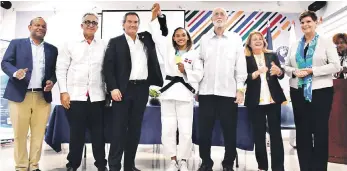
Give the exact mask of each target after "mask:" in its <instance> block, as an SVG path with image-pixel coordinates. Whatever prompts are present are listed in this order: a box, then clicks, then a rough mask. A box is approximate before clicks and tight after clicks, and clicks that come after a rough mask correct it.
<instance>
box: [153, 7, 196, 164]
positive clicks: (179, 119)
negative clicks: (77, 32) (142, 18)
mask: <svg viewBox="0 0 347 171" xmlns="http://www.w3.org/2000/svg"><path fill="white" fill-rule="evenodd" d="M161 16H162V14H161V11H160V6H159V4H155V5H154V6H153V9H152V22H151V23H150V25H149V30H150V32H151V34H152V37H153V40H154V42H155V44H156V46H159V47H158V48H157V49H159V52H160V53H161V54H162V56H163V58H164V59H163V60H164V63H165V75H166V78H165V81H164V87H162V88H161V89H160V92H161V93H162V94H161V95H160V99H161V123H162V144H163V146H164V152H165V154H166V155H167V156H168V157H171V164H170V165H169V168H168V169H167V170H169V171H177V170H180V171H188V167H187V160H188V159H189V158H190V153H191V150H192V145H193V144H192V126H193V109H194V94H195V93H196V91H197V87H198V83H199V82H200V80H201V79H202V75H203V66H202V63H201V62H200V61H199V60H197V58H198V57H199V55H198V52H197V51H195V50H194V49H192V45H193V42H192V39H191V37H190V35H189V33H188V32H187V31H186V30H185V29H184V28H181V27H179V28H177V29H175V31H174V33H173V36H172V38H171V40H170V43H168V44H167V43H166V41H162V40H161V31H160V26H159V24H158V22H157V21H155V20H156V19H157V17H161ZM177 128H178V130H179V148H178V150H177V145H176V144H177V143H176V142H177V141H176V131H177ZM177 154H179V156H178V155H177ZM177 156H178V157H177ZM177 158H179V159H180V162H178V160H177Z"/></svg>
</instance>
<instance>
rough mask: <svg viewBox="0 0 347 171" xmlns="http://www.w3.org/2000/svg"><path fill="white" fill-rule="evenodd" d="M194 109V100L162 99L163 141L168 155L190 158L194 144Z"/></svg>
mask: <svg viewBox="0 0 347 171" xmlns="http://www.w3.org/2000/svg"><path fill="white" fill-rule="evenodd" d="M193 111H194V104H193V101H191V102H184V101H177V100H162V101H161V125H162V133H161V141H162V144H163V146H164V153H165V155H166V156H168V157H174V156H177V158H179V159H189V157H190V155H191V151H192V146H193V143H192V129H193ZM177 128H178V130H179V145H178V148H177V145H176V144H177V143H176V131H177ZM177 149H178V150H177Z"/></svg>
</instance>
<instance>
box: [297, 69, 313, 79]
mask: <svg viewBox="0 0 347 171" xmlns="http://www.w3.org/2000/svg"><path fill="white" fill-rule="evenodd" d="M312 73H313V70H312V68H304V69H297V70H295V71H294V72H293V74H294V75H295V76H296V77H298V78H304V77H306V76H308V75H310V74H312Z"/></svg>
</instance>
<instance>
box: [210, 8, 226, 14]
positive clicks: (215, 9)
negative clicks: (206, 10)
mask: <svg viewBox="0 0 347 171" xmlns="http://www.w3.org/2000/svg"><path fill="white" fill-rule="evenodd" d="M218 9H221V10H222V11H223V12H224V14H225V15H226V16H227V15H228V13H227V10H225V8H222V7H216V8H214V9H213V11H212V14H213V13H214V12H215V11H217V10H218Z"/></svg>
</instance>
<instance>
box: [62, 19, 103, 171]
mask: <svg viewBox="0 0 347 171" xmlns="http://www.w3.org/2000/svg"><path fill="white" fill-rule="evenodd" d="M98 23H99V19H98V17H97V15H96V14H94V13H86V14H84V15H83V17H82V23H81V28H82V30H83V34H81V35H80V37H79V38H78V39H76V40H75V39H73V40H71V41H68V42H67V43H65V46H64V47H63V48H62V49H61V50H60V52H59V55H58V59H57V68H56V75H57V80H58V84H59V89H60V100H61V104H62V105H63V106H64V108H65V109H66V111H67V119H68V121H69V125H70V146H69V154H68V156H67V160H68V161H69V163H68V164H67V165H66V167H67V171H75V170H77V168H78V167H79V166H80V165H81V160H82V153H83V147H84V142H85V131H86V128H88V129H89V132H90V135H91V141H92V148H93V155H94V159H95V163H94V164H95V166H96V167H97V168H98V171H106V170H107V168H106V164H107V161H106V159H105V142H104V132H103V128H104V126H103V125H104V124H103V121H104V118H103V107H104V105H105V83H104V81H103V76H102V64H103V61H104V55H105V49H106V43H105V42H104V41H102V40H101V39H98V38H96V37H95V36H94V35H95V32H96V31H97V29H98Z"/></svg>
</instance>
